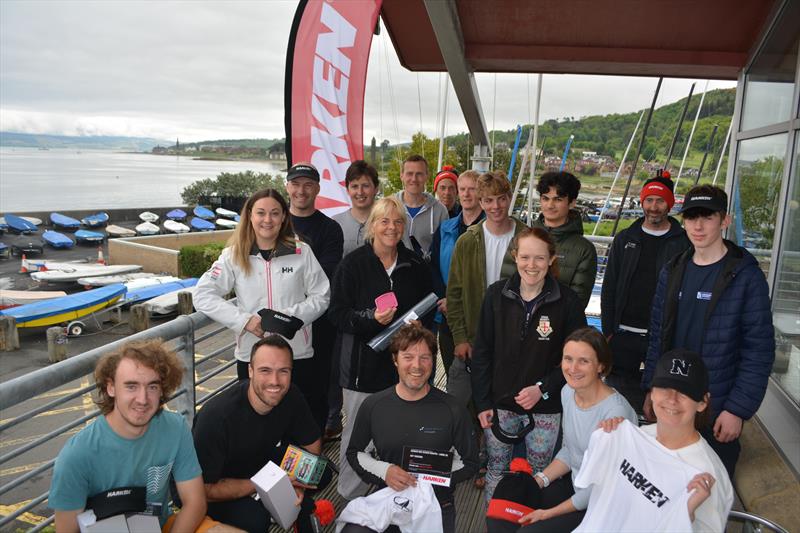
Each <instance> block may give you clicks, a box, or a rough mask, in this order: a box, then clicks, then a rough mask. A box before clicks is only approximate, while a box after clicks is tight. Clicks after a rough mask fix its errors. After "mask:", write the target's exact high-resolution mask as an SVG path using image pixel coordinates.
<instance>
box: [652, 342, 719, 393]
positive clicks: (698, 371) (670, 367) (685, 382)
mask: <svg viewBox="0 0 800 533" xmlns="http://www.w3.org/2000/svg"><path fill="white" fill-rule="evenodd" d="M652 386H653V387H659V388H663V389H675V390H676V391H678V392H680V393H682V394H685V395H686V396H688V397H689V398H691V399H692V400H694V401H696V402H702V401H703V399H704V398H705V395H706V393H707V392H708V370H706V364H705V363H704V362H703V358H702V357H701V356H700V354H698V353H697V352H693V351H691V350H686V349H683V348H677V349H675V350H670V351H668V352H667V353H665V354H664V355H662V356H661V359H659V360H658V363H656V372H655V375H654V376H653V383H652Z"/></svg>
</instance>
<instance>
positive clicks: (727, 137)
mask: <svg viewBox="0 0 800 533" xmlns="http://www.w3.org/2000/svg"><path fill="white" fill-rule="evenodd" d="M732 129H733V117H731V123H730V125H729V126H728V133H727V134H726V135H725V142H724V143H722V151H721V152H720V153H719V161H717V170H715V171H714V181H712V182H711V185H716V184H717V174H719V167H721V166H722V159H723V158H724V157H725V150H726V149H727V148H728V141H730V140H731V130H732Z"/></svg>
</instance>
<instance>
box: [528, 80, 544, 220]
mask: <svg viewBox="0 0 800 533" xmlns="http://www.w3.org/2000/svg"><path fill="white" fill-rule="evenodd" d="M542 80H543V77H542V74H541V73H540V74H539V75H538V83H537V87H536V107H535V108H534V112H533V161H531V177H530V180H528V225H529V226H530V225H531V206H532V205H533V180H534V177H535V175H536V174H535V173H536V162H537V161H538V155H537V153H536V147H537V143H538V141H539V105H540V104H541V103H542ZM542 155H543V156H544V141H542Z"/></svg>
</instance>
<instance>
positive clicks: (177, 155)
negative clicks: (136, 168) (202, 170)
mask: <svg viewBox="0 0 800 533" xmlns="http://www.w3.org/2000/svg"><path fill="white" fill-rule="evenodd" d="M133 153H142V154H148V155H156V156H161V157H163V156H166V157H188V158H190V159H192V160H194V161H257V162H259V163H286V159H265V158H262V157H231V156H229V155H226V156H224V157H209V156H202V157H196V156H194V155H192V154H186V153H183V154H154V153H152V152H133Z"/></svg>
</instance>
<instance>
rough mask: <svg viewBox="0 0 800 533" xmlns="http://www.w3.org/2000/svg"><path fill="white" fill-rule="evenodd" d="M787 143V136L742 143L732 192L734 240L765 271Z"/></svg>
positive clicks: (772, 237) (759, 138)
mask: <svg viewBox="0 0 800 533" xmlns="http://www.w3.org/2000/svg"><path fill="white" fill-rule="evenodd" d="M786 142H787V134H786V133H780V134H778V135H770V136H767V137H758V138H755V139H748V140H745V141H741V142H740V143H739V153H738V160H737V161H736V173H735V176H734V185H733V190H732V191H731V195H732V198H731V199H730V205H731V213H730V214H731V216H732V217H733V225H732V229H733V233H732V237H733V240H734V241H735V242H736V243H737V244H739V245H740V246H744V247H745V248H748V249H750V250H751V251H752V252H753V253H754V254H755V255H756V257H757V258H758V259H759V262H761V264H762V268H764V271H765V272H766V271H768V270H769V258H770V256H771V254H772V243H773V241H774V238H775V221H776V218H777V214H778V197H779V196H780V192H781V178H782V177H783V165H784V161H783V159H784V157H786Z"/></svg>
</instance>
